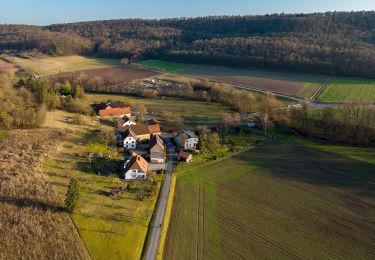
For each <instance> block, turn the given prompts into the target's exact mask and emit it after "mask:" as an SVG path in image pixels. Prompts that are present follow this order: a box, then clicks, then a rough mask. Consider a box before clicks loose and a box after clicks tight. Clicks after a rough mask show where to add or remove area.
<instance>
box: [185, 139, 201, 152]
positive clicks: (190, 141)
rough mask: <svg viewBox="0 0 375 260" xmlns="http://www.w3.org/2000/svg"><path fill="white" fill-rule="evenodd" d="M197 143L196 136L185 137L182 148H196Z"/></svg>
mask: <svg viewBox="0 0 375 260" xmlns="http://www.w3.org/2000/svg"><path fill="white" fill-rule="evenodd" d="M197 145H198V138H189V139H186V141H185V144H184V148H185V149H187V150H189V149H197Z"/></svg>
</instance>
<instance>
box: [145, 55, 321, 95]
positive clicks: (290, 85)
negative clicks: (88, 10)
mask: <svg viewBox="0 0 375 260" xmlns="http://www.w3.org/2000/svg"><path fill="white" fill-rule="evenodd" d="M139 64H141V65H143V66H145V67H146V68H155V69H161V70H166V71H169V72H176V73H179V74H183V75H186V76H192V77H197V78H205V79H209V80H212V81H218V82H222V83H226V84H233V85H238V86H243V87H251V88H255V89H259V90H263V91H269V92H274V93H279V94H285V95H290V96H295V97H301V98H310V97H311V96H312V95H313V94H314V92H315V91H316V90H317V89H318V88H319V87H320V86H321V85H322V84H323V82H324V81H325V80H326V78H327V77H325V76H322V75H315V74H304V73H289V72H272V71H263V70H256V69H236V68H229V67H220V66H209V65H194V64H184V63H175V62H167V61H160V60H145V61H143V62H140V63H139Z"/></svg>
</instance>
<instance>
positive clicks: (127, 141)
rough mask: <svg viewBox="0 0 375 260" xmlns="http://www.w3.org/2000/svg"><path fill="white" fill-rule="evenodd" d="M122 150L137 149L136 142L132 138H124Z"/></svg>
mask: <svg viewBox="0 0 375 260" xmlns="http://www.w3.org/2000/svg"><path fill="white" fill-rule="evenodd" d="M124 148H126V149H132V148H137V141H136V140H135V139H134V138H133V137H126V138H125V140H124Z"/></svg>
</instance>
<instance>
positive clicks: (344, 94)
mask: <svg viewBox="0 0 375 260" xmlns="http://www.w3.org/2000/svg"><path fill="white" fill-rule="evenodd" d="M318 100H319V101H323V102H351V101H366V102H375V80H370V79H360V78H346V77H336V78H334V79H332V80H331V81H330V83H329V84H328V85H327V86H326V87H325V88H324V90H323V91H322V93H321V94H320V95H319V96H318Z"/></svg>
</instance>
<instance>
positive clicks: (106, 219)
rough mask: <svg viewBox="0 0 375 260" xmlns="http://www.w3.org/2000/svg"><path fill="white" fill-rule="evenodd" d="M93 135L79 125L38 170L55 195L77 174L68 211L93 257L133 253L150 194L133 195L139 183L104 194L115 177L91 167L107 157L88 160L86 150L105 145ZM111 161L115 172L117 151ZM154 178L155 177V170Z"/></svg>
mask: <svg viewBox="0 0 375 260" xmlns="http://www.w3.org/2000/svg"><path fill="white" fill-rule="evenodd" d="M93 138H94V132H93V127H92V126H88V125H81V127H80V130H76V131H74V132H73V133H72V134H70V135H69V137H68V139H67V140H66V141H65V142H64V144H63V145H62V146H61V147H60V148H59V149H57V151H55V152H53V153H50V154H49V156H48V159H47V160H46V161H45V162H44V164H43V170H44V172H45V173H46V174H48V176H49V178H48V179H49V181H50V183H52V185H53V187H54V189H55V191H56V192H57V193H58V195H59V196H60V198H61V200H63V199H64V198H65V194H66V190H67V184H68V182H69V180H70V178H72V177H74V178H77V179H78V181H79V183H80V186H81V198H80V203H79V204H80V207H79V209H78V211H76V212H75V213H74V214H71V217H72V219H73V221H74V223H75V226H76V227H77V230H78V232H79V234H80V236H81V238H82V240H83V241H84V243H85V246H86V248H87V249H88V251H89V253H90V255H91V256H92V258H93V259H139V258H140V257H141V253H142V249H143V245H144V241H145V238H146V234H147V230H148V225H149V222H150V221H151V216H152V212H153V209H154V206H155V203H156V198H153V199H145V200H144V201H140V200H139V199H138V197H137V196H138V193H137V190H138V189H139V188H141V186H142V185H143V184H136V185H135V186H134V187H132V190H131V191H127V192H124V193H123V194H121V195H120V196H118V197H117V198H115V199H114V198H112V197H111V196H109V195H110V193H109V189H110V188H111V187H119V186H121V181H120V179H119V178H117V177H107V176H100V175H98V174H96V173H95V169H97V168H99V167H100V166H102V165H104V164H105V163H107V161H106V160H105V159H96V160H95V159H92V161H91V162H90V160H89V158H88V157H87V151H89V150H90V151H94V150H97V151H98V152H103V149H106V148H105V146H100V145H97V144H95V139H93ZM90 143H91V144H90ZM111 162H112V164H114V165H116V169H117V170H118V172H117V173H118V174H119V173H120V169H121V167H122V164H123V158H122V156H121V154H117V155H115V156H112V159H111ZM156 179H157V180H159V181H160V179H161V176H157V177H156ZM142 187H143V186H142ZM159 187H160V186H159Z"/></svg>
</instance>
